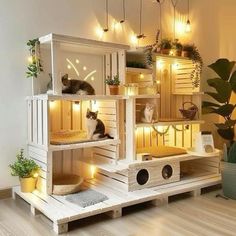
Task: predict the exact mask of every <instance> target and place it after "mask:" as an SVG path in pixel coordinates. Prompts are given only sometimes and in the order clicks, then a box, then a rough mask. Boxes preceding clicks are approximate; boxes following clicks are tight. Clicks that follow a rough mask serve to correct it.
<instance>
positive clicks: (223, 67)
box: [208, 58, 235, 80]
mask: <svg viewBox="0 0 236 236" xmlns="http://www.w3.org/2000/svg"><path fill="white" fill-rule="evenodd" d="M234 65H235V61H229V60H228V59H226V58H221V59H218V60H217V61H216V62H215V63H213V64H211V65H209V66H208V67H210V68H211V69H212V70H214V71H215V72H216V74H218V75H219V76H220V78H221V79H223V80H228V79H229V76H230V74H231V71H232V69H233V67H234Z"/></svg>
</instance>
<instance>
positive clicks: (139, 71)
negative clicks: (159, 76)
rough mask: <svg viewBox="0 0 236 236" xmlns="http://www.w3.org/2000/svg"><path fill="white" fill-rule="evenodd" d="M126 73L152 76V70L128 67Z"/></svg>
mask: <svg viewBox="0 0 236 236" xmlns="http://www.w3.org/2000/svg"><path fill="white" fill-rule="evenodd" d="M126 72H127V73H131V74H152V73H153V70H152V69H145V68H134V67H126Z"/></svg>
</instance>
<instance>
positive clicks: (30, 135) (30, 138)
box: [27, 100, 33, 142]
mask: <svg viewBox="0 0 236 236" xmlns="http://www.w3.org/2000/svg"><path fill="white" fill-rule="evenodd" d="M27 105H28V110H27V111H28V141H29V142H33V109H32V106H33V105H32V101H31V100H28V101H27Z"/></svg>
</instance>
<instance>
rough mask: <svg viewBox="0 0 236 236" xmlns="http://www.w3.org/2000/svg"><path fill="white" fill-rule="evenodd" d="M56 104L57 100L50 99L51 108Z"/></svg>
mask: <svg viewBox="0 0 236 236" xmlns="http://www.w3.org/2000/svg"><path fill="white" fill-rule="evenodd" d="M55 106H56V102H55V101H54V100H51V101H49V107H50V109H53V108H54V107H55Z"/></svg>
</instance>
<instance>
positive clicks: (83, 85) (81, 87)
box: [61, 74, 95, 95]
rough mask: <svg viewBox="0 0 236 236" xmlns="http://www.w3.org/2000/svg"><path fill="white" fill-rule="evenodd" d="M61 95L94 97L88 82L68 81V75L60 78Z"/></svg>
mask: <svg viewBox="0 0 236 236" xmlns="http://www.w3.org/2000/svg"><path fill="white" fill-rule="evenodd" d="M61 82H62V93H69V94H78V95H95V90H94V88H93V87H92V85H90V84H89V83H88V82H86V81H83V80H76V79H69V77H68V74H65V75H64V76H62V78H61Z"/></svg>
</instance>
